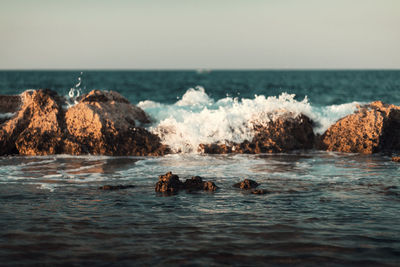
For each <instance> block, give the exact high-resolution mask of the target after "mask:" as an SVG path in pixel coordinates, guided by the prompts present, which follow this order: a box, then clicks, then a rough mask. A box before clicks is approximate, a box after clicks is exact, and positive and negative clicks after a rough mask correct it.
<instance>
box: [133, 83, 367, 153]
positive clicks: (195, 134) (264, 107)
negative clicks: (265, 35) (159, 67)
mask: <svg viewBox="0 0 400 267" xmlns="http://www.w3.org/2000/svg"><path fill="white" fill-rule="evenodd" d="M295 97H296V96H295V95H294V94H288V93H282V94H280V95H279V96H268V97H266V96H264V95H255V96H254V98H252V99H247V98H242V99H239V98H237V97H229V96H228V97H225V98H222V99H219V100H214V99H213V98H211V97H210V96H209V95H208V94H207V93H206V91H205V89H204V88H203V87H201V86H197V87H195V88H190V89H189V90H187V91H186V93H185V94H184V95H183V96H182V97H181V98H180V99H179V100H178V101H177V102H176V103H174V104H169V105H168V104H162V103H158V102H154V101H151V100H145V101H141V102H139V103H138V106H139V107H140V108H142V109H143V110H145V111H146V112H147V113H148V114H149V115H150V116H151V117H152V118H153V119H154V123H153V124H152V125H151V126H150V127H149V128H148V129H149V130H150V131H151V132H153V133H155V134H157V135H158V136H160V138H161V140H162V142H163V143H164V144H166V145H168V146H169V147H170V148H171V149H172V150H173V151H174V152H176V153H193V152H194V153H196V152H197V148H198V145H199V144H202V143H204V144H209V143H215V142H219V143H224V142H243V141H244V140H251V139H252V137H253V136H254V130H253V125H254V124H255V123H256V124H257V125H266V124H268V123H269V122H270V121H271V120H273V119H274V118H275V117H278V116H279V115H280V114H282V113H287V112H290V114H291V115H292V116H294V117H296V116H297V115H299V114H301V113H302V114H304V115H306V116H308V117H310V118H311V119H312V120H313V121H314V125H315V126H314V131H315V132H316V133H323V132H324V131H325V130H326V129H327V128H328V127H329V126H330V125H332V124H333V123H334V122H335V121H337V120H338V119H340V118H342V117H344V116H346V115H348V114H351V113H353V112H354V111H355V110H356V108H357V105H359V104H360V103H359V102H352V103H346V104H342V105H331V106H325V107H318V106H312V105H311V104H310V102H309V100H308V98H307V97H305V98H304V99H303V100H296V99H295Z"/></svg>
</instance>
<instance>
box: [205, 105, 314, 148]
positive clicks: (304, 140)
mask: <svg viewBox="0 0 400 267" xmlns="http://www.w3.org/2000/svg"><path fill="white" fill-rule="evenodd" d="M312 126H313V122H312V121H311V119H310V118H308V117H307V116H305V115H303V114H300V115H298V116H294V114H293V113H290V112H287V113H283V114H281V115H280V116H278V117H277V118H274V119H271V120H270V122H269V123H268V124H257V123H255V124H254V132H255V135H254V137H253V139H252V140H251V141H248V140H246V141H244V142H242V143H233V142H228V143H226V144H200V146H199V150H200V151H201V152H203V153H207V154H227V153H246V154H258V153H271V152H288V151H292V150H299V149H311V148H313V146H314V137H315V135H314V131H313V128H312Z"/></svg>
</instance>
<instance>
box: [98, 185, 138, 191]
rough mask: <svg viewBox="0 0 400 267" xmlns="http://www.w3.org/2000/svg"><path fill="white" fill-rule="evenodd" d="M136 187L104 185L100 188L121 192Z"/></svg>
mask: <svg viewBox="0 0 400 267" xmlns="http://www.w3.org/2000/svg"><path fill="white" fill-rule="evenodd" d="M134 187H135V186H134V185H103V186H100V187H99V189H100V190H121V189H128V188H134Z"/></svg>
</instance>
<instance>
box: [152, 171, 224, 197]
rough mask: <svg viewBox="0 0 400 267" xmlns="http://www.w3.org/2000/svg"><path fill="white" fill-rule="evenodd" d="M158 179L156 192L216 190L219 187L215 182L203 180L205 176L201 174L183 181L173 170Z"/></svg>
mask: <svg viewBox="0 0 400 267" xmlns="http://www.w3.org/2000/svg"><path fill="white" fill-rule="evenodd" d="M158 179H159V180H158V182H157V183H156V188H155V191H156V192H163V193H177V192H178V191H179V190H187V191H189V192H190V191H199V190H204V191H215V190H217V189H218V187H217V186H216V185H215V184H214V183H213V182H210V181H203V178H201V177H200V176H193V177H192V178H190V179H186V181H185V182H184V183H182V182H181V181H180V180H179V177H178V176H177V175H174V174H172V172H167V173H166V174H164V175H160V176H159V177H158Z"/></svg>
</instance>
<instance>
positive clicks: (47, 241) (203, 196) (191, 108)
mask: <svg viewBox="0 0 400 267" xmlns="http://www.w3.org/2000/svg"><path fill="white" fill-rule="evenodd" d="M39 88H48V89H52V90H55V91H57V92H58V93H59V94H60V95H62V96H65V97H66V99H67V100H71V99H73V98H74V97H76V96H77V95H81V94H84V93H87V92H89V91H91V90H93V89H99V90H113V91H117V92H119V93H121V94H122V95H123V96H124V97H126V98H127V99H128V100H129V101H130V102H131V103H132V104H135V105H137V106H139V107H141V108H142V109H144V110H145V111H146V112H147V113H148V114H149V115H150V116H151V120H152V123H151V124H149V125H143V127H146V128H147V129H148V130H149V131H151V132H153V133H155V134H158V135H159V136H160V138H161V140H162V142H163V143H164V144H167V145H168V146H170V148H171V150H172V151H173V153H172V154H170V155H166V156H162V157H128V156H126V157H110V156H101V155H85V156H71V155H52V156H18V155H15V156H3V157H0V265H3V266H33V265H34V266H57V265H65V266H81V265H93V266H399V265H400V175H399V171H400V164H399V163H396V162H392V161H391V157H392V156H394V154H373V155H361V154H354V153H338V152H326V151H318V150H305V151H293V152H290V153H275V154H257V155H236V154H228V155H205V154H202V153H201V152H199V150H198V145H199V144H201V143H214V142H220V143H223V142H228V141H234V142H241V141H244V140H249V139H250V138H252V136H253V135H254V132H253V131H252V127H251V125H252V124H251V123H252V122H254V121H255V120H259V121H262V120H263V115H264V116H265V114H266V113H268V112H273V111H275V110H288V111H290V112H292V113H293V114H294V115H296V114H299V113H303V114H305V115H307V116H309V117H310V118H311V119H312V120H313V122H314V131H315V133H319V134H322V133H323V132H324V131H325V130H326V129H328V127H329V126H330V125H332V124H333V123H334V122H335V121H336V120H338V119H340V118H342V117H343V116H346V115H348V114H351V113H352V112H354V111H355V110H356V109H357V107H358V106H359V105H363V104H365V103H369V102H371V101H375V100H381V101H383V102H386V103H390V104H396V105H400V71H399V70H246V71H239V70H235V71H232V70H208V69H199V70H186V71H178V70H176V71H175V70H174V71H172V70H171V71H163V70H159V71H156V70H154V71H147V70H143V71H128V70H123V71H121V70H112V71H111V70H102V71H94V70H73V71H72V70H68V71H44V70H43V71H15V70H10V71H0V94H13V95H15V94H20V93H22V92H23V91H25V90H28V89H39ZM73 104H74V103H73V101H66V105H73ZM0 115H2V114H0ZM3 115H4V114H3ZM264 122H265V123H268V121H264ZM168 171H172V172H173V173H174V174H177V175H178V176H179V177H180V178H181V180H184V179H188V178H190V177H192V176H201V177H203V178H204V179H205V180H209V181H213V182H214V183H215V184H216V185H217V186H219V189H218V190H217V191H216V192H212V193H210V192H186V191H182V192H179V193H178V194H175V195H169V196H165V195H161V194H159V193H156V192H155V191H154V187H155V184H156V182H157V181H158V176H159V175H161V174H165V173H166V172H168ZM243 179H252V180H255V181H257V182H258V183H260V186H259V188H262V189H265V190H267V192H268V193H267V194H264V195H254V194H250V193H249V192H247V191H241V190H240V189H237V188H233V187H232V185H233V184H234V183H237V182H239V181H241V180H243ZM103 185H134V187H133V188H128V189H123V190H115V191H105V190H99V187H100V186H103Z"/></svg>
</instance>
